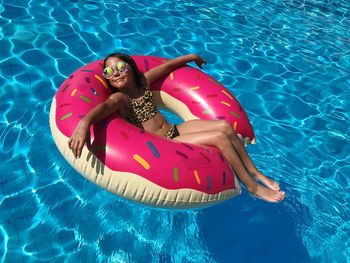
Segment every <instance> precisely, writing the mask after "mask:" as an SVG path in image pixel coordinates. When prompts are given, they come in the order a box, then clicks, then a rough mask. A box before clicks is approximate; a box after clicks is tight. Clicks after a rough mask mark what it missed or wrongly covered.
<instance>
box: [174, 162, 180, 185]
mask: <svg viewBox="0 0 350 263" xmlns="http://www.w3.org/2000/svg"><path fill="white" fill-rule="evenodd" d="M173 178H174V181H175V182H178V181H179V168H177V166H174V170H173Z"/></svg>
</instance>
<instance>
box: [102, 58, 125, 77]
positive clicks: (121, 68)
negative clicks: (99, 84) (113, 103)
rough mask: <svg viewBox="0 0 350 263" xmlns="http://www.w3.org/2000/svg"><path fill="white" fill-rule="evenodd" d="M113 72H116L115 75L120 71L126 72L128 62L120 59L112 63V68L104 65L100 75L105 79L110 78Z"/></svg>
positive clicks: (120, 72)
mask: <svg viewBox="0 0 350 263" xmlns="http://www.w3.org/2000/svg"><path fill="white" fill-rule="evenodd" d="M115 72H117V76H119V75H120V74H122V73H126V72H128V63H125V62H122V61H120V62H118V63H117V64H115V65H114V68H110V67H106V68H105V69H104V70H103V73H102V75H103V77H104V78H105V79H111V78H112V77H113V76H114V73H115Z"/></svg>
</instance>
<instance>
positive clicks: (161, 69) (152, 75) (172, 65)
mask: <svg viewBox="0 0 350 263" xmlns="http://www.w3.org/2000/svg"><path fill="white" fill-rule="evenodd" d="M192 61H194V62H195V63H196V64H197V66H198V67H199V68H202V65H203V64H206V63H207V62H206V61H205V60H204V59H203V58H202V57H200V56H199V55H197V54H189V55H185V56H181V57H177V58H174V59H171V60H168V61H167V62H165V63H164V64H162V65H159V66H157V67H155V68H152V69H150V70H149V71H147V72H145V78H146V79H147V81H148V83H152V82H153V81H156V80H158V79H160V78H161V77H163V76H164V75H165V74H168V73H170V72H171V71H173V70H174V69H176V68H178V67H181V66H183V65H185V64H186V63H189V62H192Z"/></svg>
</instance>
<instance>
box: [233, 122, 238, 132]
mask: <svg viewBox="0 0 350 263" xmlns="http://www.w3.org/2000/svg"><path fill="white" fill-rule="evenodd" d="M236 129H237V122H236V121H235V122H234V123H233V130H234V131H235V130H236Z"/></svg>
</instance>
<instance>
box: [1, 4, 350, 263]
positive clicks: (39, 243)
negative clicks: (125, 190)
mask: <svg viewBox="0 0 350 263" xmlns="http://www.w3.org/2000/svg"><path fill="white" fill-rule="evenodd" d="M349 18H350V4H349V3H348V1H347V0H338V1H336V0H327V1H325V0H323V1H321V0H319V1H317V0H295V1H293V0H285V1H279V0H271V1H266V0H249V1H247V0H241V1H223V0H212V1H204V0H194V1H174V0H161V1H160V2H159V1H151V0H145V1H138V2H137V1H131V0H119V1H114V0H104V1H103V0H96V1H78V0H75V1H73V0H72V1H67V0H62V1H49V0H35V1H32V0H6V1H1V2H0V25H1V27H0V47H1V48H0V87H1V89H0V113H1V114H0V171H1V173H0V261H4V262H40V261H42V262H205V263H206V262H225V263H226V262H350V244H349V242H350V241H349V233H350V229H349V228H350V212H349V207H350V191H349V190H350V179H349V174H350V162H349V161H350V160H349V155H350V137H349V134H350V131H349V127H350V120H349V109H350V78H349V76H350V74H349V73H350V72H349V68H350V53H349V50H350V32H349V28H350V20H349ZM113 51H120V52H126V53H128V54H149V55H155V56H163V57H169V58H173V57H176V56H179V55H183V54H187V53H193V52H195V53H199V54H201V55H202V56H203V57H205V58H206V59H207V60H208V65H207V66H206V67H205V69H204V70H205V72H206V73H208V74H210V75H212V76H213V77H215V78H216V79H218V80H219V81H220V82H221V83H223V84H224V85H225V86H227V87H228V88H229V89H230V90H231V91H232V93H233V94H235V95H236V97H237V98H238V99H239V101H240V102H241V104H242V105H243V107H244V108H245V109H246V111H247V114H248V115H249V118H250V120H251V122H252V124H253V126H254V129H255V133H256V136H257V144H256V145H251V146H248V148H247V150H248V152H249V153H250V155H251V157H252V159H253V160H254V162H255V163H256V165H257V167H258V168H260V169H261V170H262V171H263V172H264V173H265V174H267V175H269V176H271V177H273V178H275V179H276V180H277V181H279V182H280V184H281V186H282V188H283V189H284V190H285V191H286V192H287V198H286V200H285V201H284V202H282V203H280V204H269V203H265V202H262V201H260V200H255V199H253V198H252V197H250V196H249V195H248V194H247V192H246V191H244V192H243V194H242V195H241V196H239V197H237V198H234V199H232V200H229V201H227V202H225V203H222V204H220V205H217V206H214V207H210V208H206V209H202V210H195V211H178V212H176V211H166V210H158V209H151V208H147V207H143V206H140V205H136V204H133V203H130V202H128V201H125V200H123V199H121V198H119V197H116V196H113V195H112V194H110V193H108V192H106V191H104V190H102V189H100V188H98V187H97V186H95V185H93V184H92V183H90V182H88V181H87V180H85V179H84V178H83V177H82V176H80V175H79V174H78V173H77V172H76V171H75V170H73V169H72V168H71V167H70V166H69V164H68V163H67V162H66V161H65V160H64V159H63V157H62V156H61V155H60V153H59V152H58V150H57V148H56V146H55V144H54V142H53V139H52V137H51V134H50V129H49V124H48V116H49V108H50V103H51V99H52V97H53V96H54V94H55V92H56V90H57V88H58V87H59V85H60V84H61V83H62V82H63V81H64V79H65V78H66V77H67V76H68V75H69V74H70V73H71V72H73V71H74V70H76V69H77V68H78V67H80V66H82V65H84V64H85V63H88V62H91V61H94V60H96V59H100V58H103V57H104V56H105V55H107V54H108V53H110V52H113ZM168 118H170V119H173V118H175V117H174V116H172V115H168Z"/></svg>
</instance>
